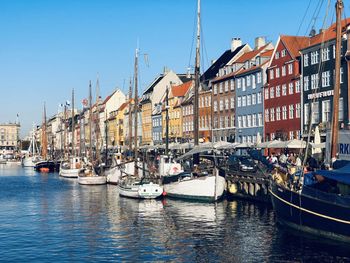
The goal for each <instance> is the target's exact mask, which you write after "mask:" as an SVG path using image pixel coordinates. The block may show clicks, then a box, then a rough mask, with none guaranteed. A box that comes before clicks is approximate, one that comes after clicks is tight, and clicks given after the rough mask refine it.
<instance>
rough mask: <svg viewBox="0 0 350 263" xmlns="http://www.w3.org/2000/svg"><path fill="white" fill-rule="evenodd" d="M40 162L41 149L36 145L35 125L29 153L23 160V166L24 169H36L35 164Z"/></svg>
mask: <svg viewBox="0 0 350 263" xmlns="http://www.w3.org/2000/svg"><path fill="white" fill-rule="evenodd" d="M39 161H41V157H40V155H39V148H38V146H37V144H36V140H35V131H34V125H33V130H32V136H31V140H30V144H29V147H28V152H27V154H26V155H25V156H24V158H23V159H22V165H23V167H34V166H35V164H36V163H37V162H39Z"/></svg>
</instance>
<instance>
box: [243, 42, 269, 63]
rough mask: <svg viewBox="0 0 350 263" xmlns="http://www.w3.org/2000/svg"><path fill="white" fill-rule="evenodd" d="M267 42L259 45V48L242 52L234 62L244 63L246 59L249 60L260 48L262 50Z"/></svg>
mask: <svg viewBox="0 0 350 263" xmlns="http://www.w3.org/2000/svg"><path fill="white" fill-rule="evenodd" d="M267 45H268V44H266V45H264V46H262V47H260V48H259V49H256V50H252V51H249V52H247V53H244V54H243V55H242V56H240V57H239V58H238V59H237V60H236V63H244V62H246V61H247V60H250V59H252V58H254V57H255V56H256V55H257V54H259V53H260V52H261V51H262V50H264V49H265V48H266V47H267Z"/></svg>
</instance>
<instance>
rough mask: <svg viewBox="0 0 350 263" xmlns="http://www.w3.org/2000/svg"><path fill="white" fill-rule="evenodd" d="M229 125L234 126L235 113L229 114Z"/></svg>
mask: <svg viewBox="0 0 350 263" xmlns="http://www.w3.org/2000/svg"><path fill="white" fill-rule="evenodd" d="M231 127H235V115H234V114H232V115H231Z"/></svg>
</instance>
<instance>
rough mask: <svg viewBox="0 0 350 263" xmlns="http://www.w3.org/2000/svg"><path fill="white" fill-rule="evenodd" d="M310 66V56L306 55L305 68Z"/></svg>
mask: <svg viewBox="0 0 350 263" xmlns="http://www.w3.org/2000/svg"><path fill="white" fill-rule="evenodd" d="M307 66H309V54H304V67H307Z"/></svg>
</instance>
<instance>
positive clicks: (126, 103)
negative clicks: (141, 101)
mask: <svg viewBox="0 0 350 263" xmlns="http://www.w3.org/2000/svg"><path fill="white" fill-rule="evenodd" d="M128 104H129V102H124V103H123V104H122V105H120V107H119V109H118V111H122V110H124V109H125V108H126V106H128Z"/></svg>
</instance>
